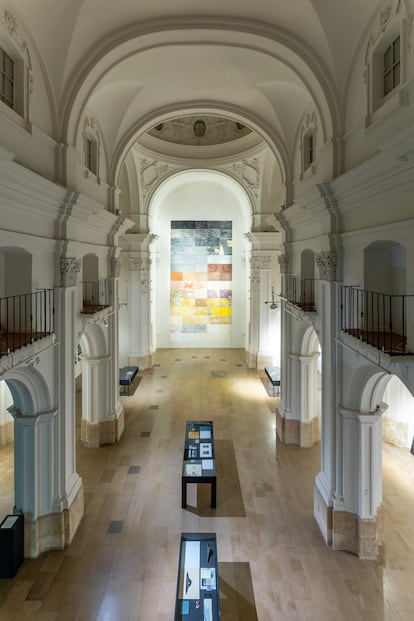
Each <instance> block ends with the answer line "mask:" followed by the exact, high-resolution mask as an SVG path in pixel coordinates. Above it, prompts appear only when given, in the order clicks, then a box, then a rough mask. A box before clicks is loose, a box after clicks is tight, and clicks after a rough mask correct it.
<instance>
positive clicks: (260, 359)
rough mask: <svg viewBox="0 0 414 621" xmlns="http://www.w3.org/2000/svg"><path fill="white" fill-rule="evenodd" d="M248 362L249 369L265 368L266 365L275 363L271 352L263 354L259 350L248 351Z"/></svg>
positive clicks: (269, 365)
mask: <svg viewBox="0 0 414 621" xmlns="http://www.w3.org/2000/svg"><path fill="white" fill-rule="evenodd" d="M246 363H247V367H248V368H249V369H257V370H263V369H264V368H265V367H271V366H272V365H273V358H272V356H271V355H270V354H261V353H260V352H258V351H248V350H247V351H246Z"/></svg>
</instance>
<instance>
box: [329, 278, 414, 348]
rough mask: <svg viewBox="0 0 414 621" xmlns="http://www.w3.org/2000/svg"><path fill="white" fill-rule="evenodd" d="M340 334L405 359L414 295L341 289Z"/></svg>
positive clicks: (351, 286) (353, 287)
mask: <svg viewBox="0 0 414 621" xmlns="http://www.w3.org/2000/svg"><path fill="white" fill-rule="evenodd" d="M340 299H341V330H342V331H343V332H346V333H348V334H351V335H352V336H355V337H357V338H358V339H360V340H361V341H364V342H366V343H368V344H370V345H373V346H374V347H376V348H377V349H380V350H382V351H384V352H386V353H388V354H389V355H391V356H397V355H406V354H409V353H411V352H409V351H408V348H407V317H408V316H409V313H408V309H409V308H410V309H411V312H412V311H414V294H387V293H380V292H378V291H369V290H367V289H360V288H359V287H355V286H353V285H343V286H342V287H341V296H340Z"/></svg>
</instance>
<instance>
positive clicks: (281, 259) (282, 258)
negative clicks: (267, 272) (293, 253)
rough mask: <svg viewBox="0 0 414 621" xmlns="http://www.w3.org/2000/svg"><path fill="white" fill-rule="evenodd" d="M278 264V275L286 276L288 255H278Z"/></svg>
mask: <svg viewBox="0 0 414 621" xmlns="http://www.w3.org/2000/svg"><path fill="white" fill-rule="evenodd" d="M277 261H278V263H279V268H280V273H281V274H288V273H289V255H288V254H280V255H279V256H278V258H277Z"/></svg>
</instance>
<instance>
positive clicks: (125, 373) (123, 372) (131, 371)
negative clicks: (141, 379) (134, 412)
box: [119, 367, 138, 395]
mask: <svg viewBox="0 0 414 621" xmlns="http://www.w3.org/2000/svg"><path fill="white" fill-rule="evenodd" d="M137 373H138V367H123V368H122V369H119V385H120V386H121V388H122V394H125V392H126V390H127V388H128V395H129V394H130V391H131V386H132V385H133V383H134V379H135V376H136V374H137Z"/></svg>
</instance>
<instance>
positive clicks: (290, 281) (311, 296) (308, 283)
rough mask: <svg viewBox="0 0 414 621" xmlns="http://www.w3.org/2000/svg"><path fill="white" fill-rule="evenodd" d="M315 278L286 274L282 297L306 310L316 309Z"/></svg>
mask: <svg viewBox="0 0 414 621" xmlns="http://www.w3.org/2000/svg"><path fill="white" fill-rule="evenodd" d="M315 282H316V279H315V278H302V279H300V278H299V277H298V276H291V275H287V276H285V291H284V295H281V297H282V298H284V299H286V300H287V301H288V302H290V303H291V304H294V305H295V306H298V307H299V308H302V309H303V310H306V311H315V310H316V304H315Z"/></svg>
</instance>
